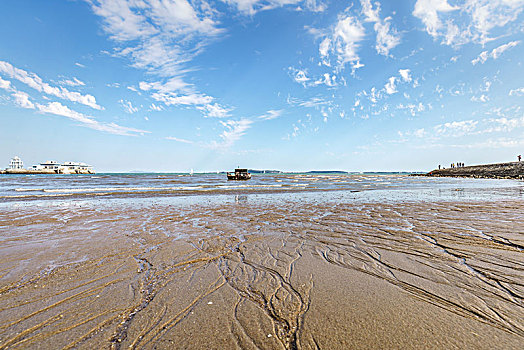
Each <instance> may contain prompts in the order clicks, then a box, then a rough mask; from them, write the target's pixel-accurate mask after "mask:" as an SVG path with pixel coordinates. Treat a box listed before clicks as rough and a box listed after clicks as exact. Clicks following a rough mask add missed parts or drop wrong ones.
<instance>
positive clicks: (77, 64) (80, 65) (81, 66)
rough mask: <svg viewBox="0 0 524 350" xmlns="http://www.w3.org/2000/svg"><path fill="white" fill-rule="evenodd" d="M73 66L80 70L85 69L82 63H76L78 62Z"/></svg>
mask: <svg viewBox="0 0 524 350" xmlns="http://www.w3.org/2000/svg"><path fill="white" fill-rule="evenodd" d="M75 66H77V67H80V68H85V67H86V66H84V65H83V64H82V63H78V62H75Z"/></svg>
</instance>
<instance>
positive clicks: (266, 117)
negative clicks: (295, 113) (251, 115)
mask: <svg viewBox="0 0 524 350" xmlns="http://www.w3.org/2000/svg"><path fill="white" fill-rule="evenodd" d="M282 112H283V110H282V109H279V110H273V109H270V110H269V111H267V112H266V113H265V114H263V115H261V116H259V117H258V119H262V120H271V119H276V118H278V117H280V116H281V115H282Z"/></svg>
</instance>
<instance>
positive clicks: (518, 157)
mask: <svg viewBox="0 0 524 350" xmlns="http://www.w3.org/2000/svg"><path fill="white" fill-rule="evenodd" d="M521 158H522V157H521V156H520V154H519V155H518V156H517V159H518V160H519V162H520V159H521Z"/></svg>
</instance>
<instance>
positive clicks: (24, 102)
mask: <svg viewBox="0 0 524 350" xmlns="http://www.w3.org/2000/svg"><path fill="white" fill-rule="evenodd" d="M5 81H6V80H2V79H1V78H0V84H2V82H5ZM7 87H8V88H9V90H11V91H13V93H12V96H13V98H14V103H15V104H16V105H17V106H19V107H22V108H27V109H35V110H37V111H39V112H41V113H45V114H54V115H58V116H63V117H67V118H69V119H73V120H75V121H78V122H80V123H82V125H83V126H85V127H88V128H91V129H94V130H99V131H104V132H108V133H111V134H115V135H125V136H136V134H137V133H138V134H143V133H149V131H145V130H140V129H134V128H129V127H125V126H121V125H118V124H115V123H101V122H98V121H96V120H95V119H94V117H92V116H89V115H85V114H82V113H79V112H76V111H74V110H72V109H70V108H69V107H67V106H64V105H63V104H61V103H60V102H49V103H47V104H46V105H43V104H40V103H33V102H31V100H30V97H29V94H27V93H25V92H23V91H18V90H16V89H15V88H14V87H10V86H7Z"/></svg>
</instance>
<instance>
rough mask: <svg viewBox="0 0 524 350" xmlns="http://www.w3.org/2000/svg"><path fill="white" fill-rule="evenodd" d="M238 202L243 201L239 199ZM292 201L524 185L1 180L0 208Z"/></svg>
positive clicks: (393, 178)
mask: <svg viewBox="0 0 524 350" xmlns="http://www.w3.org/2000/svg"><path fill="white" fill-rule="evenodd" d="M239 196H240V197H239ZM290 196H293V197H295V198H296V197H300V198H304V199H307V198H315V199H320V198H323V199H330V198H331V199H335V200H341V201H345V200H359V199H361V200H366V201H369V200H380V201H384V200H431V201H434V200H498V199H517V198H523V197H524V182H523V181H518V180H504V179H471V178H434V177H422V176H410V174H406V173H401V174H399V173H357V174H355V173H340V172H336V173H330V172H325V173H322V172H315V173H271V174H264V173H261V174H254V175H253V177H252V179H251V180H248V181H228V180H227V178H226V174H225V173H218V174H217V173H202V174H183V173H100V174H94V175H12V174H10V175H0V204H2V203H6V204H8V203H13V202H17V203H34V202H35V201H45V200H61V201H64V200H76V201H78V200H82V201H93V200H95V201H100V200H102V199H123V200H125V199H129V198H135V199H140V198H142V199H144V198H156V199H170V200H177V201H184V200H187V199H188V198H190V199H191V201H192V202H194V201H200V200H207V201H209V200H218V201H221V200H223V199H224V198H226V199H231V198H233V199H237V200H238V198H241V199H244V200H245V199H247V198H251V199H255V198H258V199H268V198H273V199H275V198H281V197H284V198H288V197H290Z"/></svg>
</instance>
